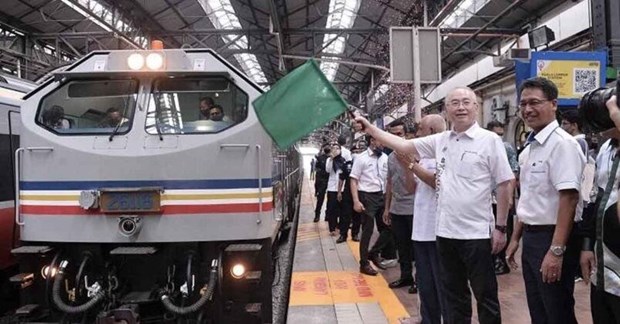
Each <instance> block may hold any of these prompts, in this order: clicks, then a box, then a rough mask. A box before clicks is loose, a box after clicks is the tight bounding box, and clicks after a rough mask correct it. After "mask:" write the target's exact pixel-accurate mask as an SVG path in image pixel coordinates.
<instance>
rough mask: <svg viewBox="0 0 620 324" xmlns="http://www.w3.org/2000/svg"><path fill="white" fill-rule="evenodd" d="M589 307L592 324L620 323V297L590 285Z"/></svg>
mask: <svg viewBox="0 0 620 324" xmlns="http://www.w3.org/2000/svg"><path fill="white" fill-rule="evenodd" d="M590 307H591V308H592V321H593V322H594V324H618V323H620V297H619V296H616V295H612V294H610V293H608V292H606V291H604V290H603V289H597V288H596V286H594V285H590Z"/></svg>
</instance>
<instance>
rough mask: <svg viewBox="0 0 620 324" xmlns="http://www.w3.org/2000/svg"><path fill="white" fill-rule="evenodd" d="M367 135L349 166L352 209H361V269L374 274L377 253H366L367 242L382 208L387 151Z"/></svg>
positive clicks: (379, 266)
mask: <svg viewBox="0 0 620 324" xmlns="http://www.w3.org/2000/svg"><path fill="white" fill-rule="evenodd" d="M366 136H367V138H369V140H368V143H369V146H368V149H367V150H366V151H364V152H362V153H360V154H359V155H358V156H357V158H356V159H355V162H353V167H352V169H351V174H350V178H351V195H352V196H353V209H354V210H355V211H357V212H358V213H360V215H361V218H362V219H361V221H362V238H361V241H360V272H361V273H363V274H366V275H370V276H376V275H377V271H376V270H375V269H373V267H372V266H371V265H370V262H369V260H370V261H372V262H373V263H374V264H375V266H377V267H378V268H381V267H382V266H381V264H380V261H379V260H378V256H377V255H369V251H368V246H369V244H370V238H371V236H372V232H373V231H374V228H375V219H380V218H381V216H382V214H383V208H384V197H383V194H384V191H385V181H386V177H387V155H385V154H383V147H382V146H381V144H380V143H379V142H378V141H377V140H376V139H374V138H372V137H370V136H368V135H366Z"/></svg>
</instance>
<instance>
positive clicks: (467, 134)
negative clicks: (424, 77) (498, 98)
mask: <svg viewBox="0 0 620 324" xmlns="http://www.w3.org/2000/svg"><path fill="white" fill-rule="evenodd" d="M446 108H447V115H448V119H449V120H450V121H451V122H452V125H453V128H452V130H450V131H445V132H442V133H438V134H434V135H430V136H426V137H422V138H416V139H413V140H405V139H403V138H400V137H397V136H394V135H391V134H389V133H386V132H383V131H381V130H380V129H378V128H377V127H375V126H373V125H371V124H370V123H369V122H368V121H367V120H366V119H364V118H363V117H357V118H356V120H357V121H358V122H361V123H362V124H363V125H364V126H365V128H366V132H367V133H368V134H370V135H372V136H374V137H376V138H377V139H378V140H379V141H381V142H383V143H384V144H385V145H386V146H389V147H391V148H393V149H394V150H395V151H397V152H400V153H403V154H414V155H419V157H420V158H422V159H425V158H434V159H435V160H436V161H437V168H436V190H437V193H438V204H437V232H436V234H437V252H438V254H439V267H440V278H441V283H442V289H443V290H444V293H445V294H444V296H445V301H446V315H447V316H446V317H447V318H445V319H444V320H445V322H446V323H469V322H471V316H472V310H471V294H470V292H469V289H470V287H471V290H472V291H473V293H474V296H475V297H476V302H477V308H478V318H479V322H480V323H483V324H486V323H501V313H500V306H499V301H498V297H497V279H496V277H495V270H494V266H493V258H492V254H494V253H497V252H499V251H500V250H501V249H502V248H503V247H504V245H505V244H506V236H505V231H506V217H507V214H508V199H509V190H508V185H509V181H510V180H512V179H514V174H513V173H512V170H511V169H510V164H509V163H508V159H507V157H506V152H505V150H504V144H503V143H502V140H501V139H500V138H499V136H497V134H495V133H493V132H490V131H487V130H485V129H483V128H481V127H480V126H478V123H477V122H476V117H477V114H478V102H477V100H476V95H475V94H474V92H473V91H472V90H471V89H470V88H467V87H458V88H455V89H453V90H452V91H450V93H448V95H447V97H446ZM494 184H497V221H494V220H493V211H492V210H491V188H492V187H493V185H494Z"/></svg>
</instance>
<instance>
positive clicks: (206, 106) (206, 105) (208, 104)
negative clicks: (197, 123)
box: [198, 97, 215, 120]
mask: <svg viewBox="0 0 620 324" xmlns="http://www.w3.org/2000/svg"><path fill="white" fill-rule="evenodd" d="M213 106H215V102H214V101H213V98H211V97H202V98H200V105H199V106H198V108H199V109H200V115H199V116H198V120H208V119H209V118H210V117H209V114H210V110H211V108H212V107H213Z"/></svg>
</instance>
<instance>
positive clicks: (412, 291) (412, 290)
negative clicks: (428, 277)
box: [407, 281, 418, 294]
mask: <svg viewBox="0 0 620 324" xmlns="http://www.w3.org/2000/svg"><path fill="white" fill-rule="evenodd" d="M407 292H408V293H410V294H417V293H418V284H417V283H415V281H414V282H413V285H411V287H409V290H407Z"/></svg>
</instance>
